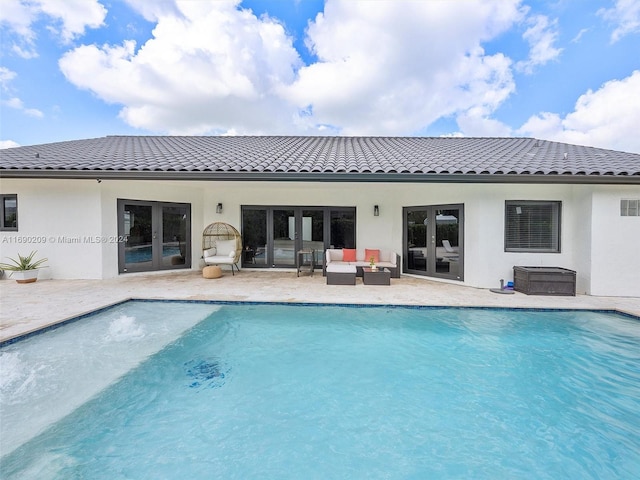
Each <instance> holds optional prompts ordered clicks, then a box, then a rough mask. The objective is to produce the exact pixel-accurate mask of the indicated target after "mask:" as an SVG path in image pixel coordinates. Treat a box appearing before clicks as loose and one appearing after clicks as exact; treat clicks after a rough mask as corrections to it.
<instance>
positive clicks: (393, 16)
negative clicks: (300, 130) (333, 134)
mask: <svg viewBox="0 0 640 480" xmlns="http://www.w3.org/2000/svg"><path fill="white" fill-rule="evenodd" d="M520 17H521V12H520V11H519V10H518V2H517V1H509V2H507V1H499V0H497V1H483V2H403V3H402V4H399V3H398V2H393V1H378V2H375V3H371V2H353V1H348V0H329V1H327V2H326V4H325V10H324V12H323V13H321V14H318V16H317V17H316V19H315V21H313V22H311V23H310V25H309V28H308V40H307V44H308V45H309V46H310V48H312V50H313V51H314V53H315V54H316V55H317V57H318V59H319V61H318V62H317V63H315V64H312V65H309V66H306V67H303V68H302V69H300V71H299V76H298V78H297V80H296V82H295V83H294V84H293V85H291V86H289V87H287V88H286V89H285V91H284V92H283V95H285V96H286V97H287V98H289V99H291V101H293V102H295V103H296V105H298V106H299V108H300V109H303V110H304V111H305V112H307V111H308V107H309V106H311V111H312V115H307V114H305V116H304V117H303V118H300V121H301V122H306V124H307V125H308V126H309V128H313V127H314V126H315V125H332V126H337V127H342V128H341V129H340V133H342V134H346V135H357V134H390V135H392V134H407V133H411V132H416V131H418V130H420V129H423V128H425V127H426V126H428V125H429V124H431V123H432V122H434V121H435V120H437V119H438V118H441V117H444V116H450V115H458V114H466V112H467V111H468V110H469V109H480V110H482V111H483V112H485V113H490V112H492V111H493V110H495V108H497V106H498V105H499V104H500V103H501V102H502V101H503V100H504V99H505V98H506V97H507V96H508V95H509V94H510V93H511V92H513V90H514V88H515V86H514V83H513V79H512V76H511V69H510V66H511V63H510V60H509V59H507V58H506V57H504V56H503V55H502V54H496V55H486V54H485V52H484V50H483V49H482V47H481V42H483V41H486V40H489V39H492V38H494V37H495V36H497V35H498V34H499V33H502V32H504V31H505V30H507V29H508V28H509V27H511V26H512V25H513V24H514V23H515V22H517V21H519V19H520Z"/></svg>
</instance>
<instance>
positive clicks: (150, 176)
mask: <svg viewBox="0 0 640 480" xmlns="http://www.w3.org/2000/svg"><path fill="white" fill-rule="evenodd" d="M0 178H33V179H36V178H50V179H95V180H97V179H100V180H193V181H231V182H241V181H255V182H367V183H379V182H384V183H544V184H549V183H551V184H567V183H571V184H633V185H639V184H640V175H567V174H564V175H547V174H495V173H494V174H464V173H426V174H425V173H353V172H336V173H329V172H208V171H138V170H54V169H47V170H35V169H2V170H0Z"/></svg>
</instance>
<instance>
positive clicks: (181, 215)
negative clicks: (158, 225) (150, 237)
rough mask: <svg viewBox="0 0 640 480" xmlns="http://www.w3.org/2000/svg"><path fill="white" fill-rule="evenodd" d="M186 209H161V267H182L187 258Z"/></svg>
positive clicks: (168, 207)
mask: <svg viewBox="0 0 640 480" xmlns="http://www.w3.org/2000/svg"><path fill="white" fill-rule="evenodd" d="M189 230H190V229H187V208H186V207H170V206H167V207H162V265H163V266H165V267H167V266H171V265H184V264H185V263H186V259H187V258H188V256H187V232H188V231H189Z"/></svg>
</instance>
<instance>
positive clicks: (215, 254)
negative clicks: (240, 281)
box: [202, 222, 242, 273]
mask: <svg viewBox="0 0 640 480" xmlns="http://www.w3.org/2000/svg"><path fill="white" fill-rule="evenodd" d="M231 252H234V253H235V254H234V255H233V256H231ZM202 253H203V257H202V258H203V259H204V261H205V263H206V264H208V265H218V264H230V265H231V273H233V267H234V265H235V267H236V270H238V271H240V269H239V268H238V262H239V261H240V256H241V255H242V235H240V232H238V230H236V229H235V228H234V227H233V226H232V225H229V224H228V223H224V222H215V223H212V224H211V225H209V226H207V228H205V229H204V232H202Z"/></svg>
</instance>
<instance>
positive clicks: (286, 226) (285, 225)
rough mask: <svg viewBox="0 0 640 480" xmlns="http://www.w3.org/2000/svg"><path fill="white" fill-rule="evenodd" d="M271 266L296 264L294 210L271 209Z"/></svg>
mask: <svg viewBox="0 0 640 480" xmlns="http://www.w3.org/2000/svg"><path fill="white" fill-rule="evenodd" d="M272 233H273V262H272V264H273V266H274V267H293V266H295V264H296V239H297V238H298V237H297V231H296V217H295V210H293V209H287V210H280V209H275V210H273V230H272Z"/></svg>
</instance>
